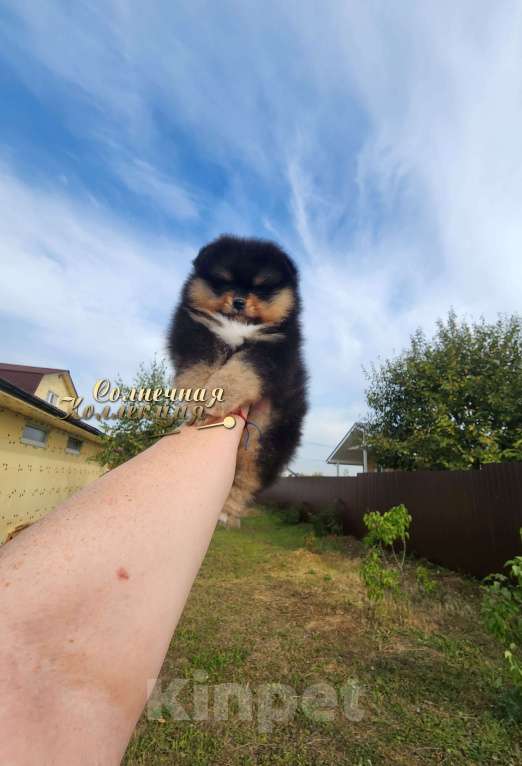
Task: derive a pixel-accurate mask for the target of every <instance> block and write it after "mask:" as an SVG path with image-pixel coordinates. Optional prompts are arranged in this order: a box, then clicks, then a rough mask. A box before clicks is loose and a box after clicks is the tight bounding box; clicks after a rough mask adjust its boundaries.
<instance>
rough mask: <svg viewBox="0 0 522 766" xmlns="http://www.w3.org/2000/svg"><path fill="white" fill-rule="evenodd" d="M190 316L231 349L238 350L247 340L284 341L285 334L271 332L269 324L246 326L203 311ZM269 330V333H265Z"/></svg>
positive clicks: (193, 312)
mask: <svg viewBox="0 0 522 766" xmlns="http://www.w3.org/2000/svg"><path fill="white" fill-rule="evenodd" d="M189 314H190V316H191V317H192V319H193V320H194V321H195V322H199V323H200V324H203V325H205V327H208V329H209V330H210V331H211V332H213V333H214V335H216V336H217V337H218V338H220V339H221V340H222V341H223V342H224V343H226V344H227V346H230V348H238V347H239V346H242V345H243V343H245V341H247V340H255V341H270V342H273V341H278V340H282V339H284V337H285V336H284V334H283V333H278V332H269V328H270V325H268V324H244V323H243V322H238V321H237V319H232V318H231V317H226V316H223V315H222V314H209V313H208V312H205V313H203V312H202V311H198V312H195V311H190V309H189ZM265 330H267V332H265Z"/></svg>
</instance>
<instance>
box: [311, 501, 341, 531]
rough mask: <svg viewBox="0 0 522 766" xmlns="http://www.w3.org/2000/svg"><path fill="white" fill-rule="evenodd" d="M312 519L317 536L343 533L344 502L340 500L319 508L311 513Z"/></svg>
mask: <svg viewBox="0 0 522 766" xmlns="http://www.w3.org/2000/svg"><path fill="white" fill-rule="evenodd" d="M310 521H311V522H312V527H313V529H314V532H315V534H316V535H317V537H326V535H342V533H343V519H342V504H341V503H339V502H338V503H333V504H331V505H324V506H322V507H321V508H318V509H317V510H316V511H315V513H312V514H311V515H310Z"/></svg>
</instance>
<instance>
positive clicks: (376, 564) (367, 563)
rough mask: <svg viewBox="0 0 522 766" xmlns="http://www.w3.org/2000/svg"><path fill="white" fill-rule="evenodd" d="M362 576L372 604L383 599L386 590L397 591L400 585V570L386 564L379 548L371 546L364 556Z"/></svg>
mask: <svg viewBox="0 0 522 766" xmlns="http://www.w3.org/2000/svg"><path fill="white" fill-rule="evenodd" d="M361 577H362V581H363V583H364V585H365V587H366V593H367V595H368V598H369V600H370V603H371V604H376V603H377V602H378V601H382V599H383V598H384V596H385V594H386V592H390V593H396V592H397V590H398V588H399V585H400V573H399V571H398V570H397V569H396V568H392V567H389V566H385V564H384V562H383V558H382V555H381V553H380V551H379V550H378V549H377V548H371V549H370V550H369V551H368V553H367V555H366V556H365V557H364V559H363V562H362V564H361Z"/></svg>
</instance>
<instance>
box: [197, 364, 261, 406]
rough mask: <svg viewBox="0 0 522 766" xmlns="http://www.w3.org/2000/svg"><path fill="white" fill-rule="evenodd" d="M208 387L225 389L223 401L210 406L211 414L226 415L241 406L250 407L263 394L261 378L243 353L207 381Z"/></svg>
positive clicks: (210, 388)
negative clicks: (244, 357)
mask: <svg viewBox="0 0 522 766" xmlns="http://www.w3.org/2000/svg"><path fill="white" fill-rule="evenodd" d="M207 388H208V389H209V390H210V391H212V390H214V389H222V390H223V401H222V402H219V401H216V402H215V403H214V404H213V406H212V407H211V408H209V411H208V412H209V415H212V416H213V417H218V418H220V417H225V415H228V414H229V413H230V412H234V411H236V410H238V409H240V408H241V407H248V406H250V405H251V404H253V403H254V402H256V401H258V399H260V398H261V395H262V386H261V379H260V378H259V375H258V374H257V372H256V371H255V370H254V368H253V367H252V366H251V365H250V364H249V363H248V362H247V361H246V360H244V359H243V357H242V356H241V354H238V355H237V356H235V357H233V358H232V359H231V360H230V361H229V362H227V363H226V364H225V365H224V366H223V367H221V369H219V370H216V372H214V373H213V374H212V375H211V377H210V378H209V380H208V381H207Z"/></svg>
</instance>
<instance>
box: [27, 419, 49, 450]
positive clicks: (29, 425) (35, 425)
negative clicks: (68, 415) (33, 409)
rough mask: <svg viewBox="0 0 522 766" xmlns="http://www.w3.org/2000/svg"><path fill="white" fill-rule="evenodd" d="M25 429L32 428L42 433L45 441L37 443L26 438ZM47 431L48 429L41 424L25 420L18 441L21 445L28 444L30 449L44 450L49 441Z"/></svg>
mask: <svg viewBox="0 0 522 766" xmlns="http://www.w3.org/2000/svg"><path fill="white" fill-rule="evenodd" d="M27 428H34V429H35V430H36V431H42V432H43V433H44V434H45V440H44V441H37V440H36V439H31V438H30V437H28V436H24V433H25V430H26V429H27ZM49 430H50V429H49V428H46V427H45V426H43V425H41V423H35V422H34V420H27V421H26V423H25V425H24V427H23V429H22V435H21V436H20V441H21V443H22V444H28V445H29V446H30V447H40V448H41V449H45V448H46V447H47V443H48V440H49Z"/></svg>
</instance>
